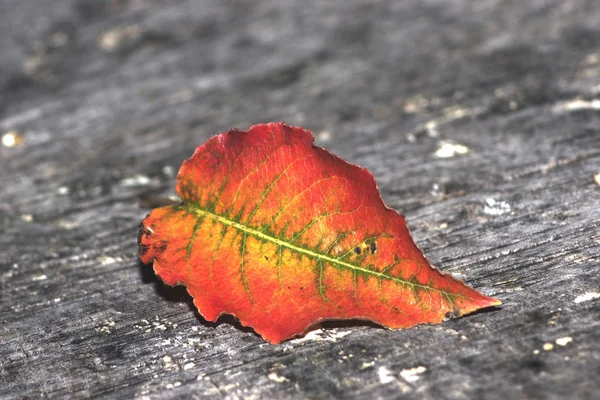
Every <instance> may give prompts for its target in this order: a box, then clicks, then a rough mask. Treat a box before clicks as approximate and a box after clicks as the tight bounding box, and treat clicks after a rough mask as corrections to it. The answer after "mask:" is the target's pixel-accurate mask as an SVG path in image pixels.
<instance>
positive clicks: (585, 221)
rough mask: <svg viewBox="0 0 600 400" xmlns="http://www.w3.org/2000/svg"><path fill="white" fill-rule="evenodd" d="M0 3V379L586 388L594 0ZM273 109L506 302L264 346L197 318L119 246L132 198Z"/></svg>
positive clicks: (434, 257) (595, 316)
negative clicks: (369, 176) (11, 136)
mask: <svg viewBox="0 0 600 400" xmlns="http://www.w3.org/2000/svg"><path fill="white" fill-rule="evenodd" d="M0 21H1V22H0V72H1V73H0V130H1V131H0V132H1V133H2V134H4V133H6V132H9V131H12V130H14V131H17V132H19V133H20V134H21V135H22V136H23V137H24V143H23V144H22V145H21V146H18V147H7V146H0V181H1V189H0V228H1V232H2V233H1V234H0V285H1V286H0V290H1V291H0V301H1V304H0V323H1V324H0V397H2V398H36V397H49V398H86V397H96V396H103V397H107V398H126V397H133V396H136V397H139V398H146V397H148V398H231V399H234V398H254V399H259V398H260V399H262V398H298V399H303V398H369V399H370V398H404V397H406V398H427V399H440V398H452V399H461V398H489V399H506V398H509V399H515V398H536V399H538V398H567V397H568V398H581V399H583V398H597V397H596V396H597V395H598V392H599V391H600V379H599V378H598V377H599V376H600V298H599V296H600V274H599V272H600V265H599V263H600V231H599V229H598V228H599V222H600V188H599V187H598V185H596V184H595V183H594V175H595V174H598V173H600V2H597V1H593V0H589V1H585V0H574V1H564V0H535V1H533V0H532V1H523V2H516V1H515V2H507V1H499V0H482V1H477V2H471V1H459V0H455V1H442V0H439V1H422V0H411V1H402V2H395V1H391V0H389V1H385V0H382V1H373V2H363V1H354V0H351V1H349V0H335V1H334V0H329V1H311V2H305V1H302V2H300V1H292V0H284V1H280V0H278V1H261V2H250V1H214V2H211V1H187V2H186V1H179V0H172V1H159V0H139V1H134V0H130V1H127V0H121V1H119V0H112V1H91V0H90V1H81V0H80V1H72V0H52V1H44V0H37V1H36V0H19V1H16V0H4V1H2V2H1V3H0ZM271 120H284V121H286V122H288V123H291V124H296V125H302V126H305V127H307V128H310V129H312V130H313V131H314V132H315V134H316V136H317V143H318V144H320V145H323V146H325V147H327V148H328V149H330V150H331V151H333V152H334V153H336V154H339V155H340V156H342V157H344V158H346V159H347V160H349V161H351V162H353V163H357V164H360V165H362V166H365V167H367V168H368V169H370V170H371V171H372V172H373V173H374V175H375V176H376V178H377V180H378V182H379V186H380V189H381V191H382V194H383V197H384V199H385V200H386V202H387V203H388V204H389V205H390V206H391V207H394V208H397V209H399V210H401V211H402V212H404V213H405V214H406V216H407V218H408V222H409V225H410V226H411V228H412V231H413V234H414V236H415V239H416V241H417V243H418V244H419V245H420V246H421V247H422V248H423V250H424V251H425V253H426V255H427V256H428V257H429V259H430V260H431V261H432V262H433V263H434V264H435V265H437V266H438V267H439V268H440V269H442V270H444V271H447V272H450V273H452V274H454V275H455V276H457V277H460V278H462V279H464V280H466V281H467V282H468V283H469V284H471V285H473V286H474V287H475V288H477V289H479V290H481V291H483V292H484V293H486V294H488V295H493V296H497V297H498V298H500V299H501V300H503V302H504V305H503V307H502V308H501V309H499V310H496V311H490V312H485V313H479V314H476V315H471V316H468V317H465V318H461V319H457V320H452V321H448V322H446V323H444V324H443V325H441V326H421V327H417V328H415V329H410V330H404V331H389V330H385V329H381V328H378V327H374V326H370V325H368V324H360V323H358V324H352V323H350V324H330V325H328V326H327V327H325V328H324V329H323V330H322V331H316V332H314V333H313V334H311V335H309V337H307V338H305V339H299V340H292V341H288V342H285V343H283V344H281V345H276V346H272V345H269V344H266V343H265V342H263V340H262V339H261V338H260V337H258V336H257V335H255V334H254V333H253V332H252V331H250V330H248V329H245V328H241V327H240V326H239V325H236V324H235V323H233V322H232V320H231V319H226V318H224V319H223V322H221V323H218V324H209V323H206V322H205V321H203V320H202V318H201V317H199V316H198V314H197V313H196V312H195V311H194V310H193V309H192V307H191V305H190V301H189V298H188V297H187V295H186V294H185V291H184V290H182V289H171V288H167V287H165V286H164V285H162V284H161V283H160V282H158V281H157V279H156V278H155V277H154V275H153V273H152V272H151V268H150V267H143V266H141V265H140V264H139V263H138V261H137V249H136V233H137V226H138V224H139V222H140V221H141V220H142V218H143V217H144V216H145V215H146V214H147V212H148V209H147V208H146V207H145V205H144V202H143V201H142V200H140V199H141V198H143V197H144V196H147V195H158V196H168V195H171V194H173V193H174V184H175V174H176V171H177V168H178V167H179V165H180V163H181V161H182V160H183V159H184V158H187V157H188V156H190V155H191V154H192V152H193V149H194V148H195V147H196V146H197V145H198V144H200V143H202V142H203V141H204V140H206V139H207V138H208V137H210V136H211V135H213V134H216V133H218V132H221V131H224V130H227V129H229V128H231V127H240V128H247V127H249V126H250V125H252V124H253V123H257V122H264V121H271ZM452 145H462V146H464V147H456V146H454V147H453V146H452ZM452 151H456V153H455V154H452ZM465 151H466V153H465ZM463 153H464V154H463ZM446 155H449V156H451V157H447V158H444V157H440V156H446ZM494 202H495V203H494ZM557 339H558V340H557ZM551 346H552V347H553V348H552V349H550V347H551Z"/></svg>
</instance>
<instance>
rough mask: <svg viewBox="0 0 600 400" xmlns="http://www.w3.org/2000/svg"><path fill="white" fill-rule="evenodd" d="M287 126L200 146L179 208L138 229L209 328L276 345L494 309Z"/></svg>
mask: <svg viewBox="0 0 600 400" xmlns="http://www.w3.org/2000/svg"><path fill="white" fill-rule="evenodd" d="M313 140H314V138H313V135H312V133H311V132H310V131H307V130H304V129H301V128H295V127H291V126H288V125H285V124H283V123H270V124H261V125H255V126H253V127H251V128H250V129H249V130H248V131H240V130H235V129H234V130H231V131H229V132H226V133H222V134H220V135H217V136H215V137H213V138H212V139H210V140H208V141H207V142H206V143H205V144H203V145H201V146H200V147H198V148H197V149H196V151H195V153H194V155H193V156H192V157H191V158H190V159H188V160H186V161H184V163H183V165H182V166H181V169H180V170H179V175H178V182H177V192H178V193H179V196H180V197H181V200H182V201H183V204H181V205H172V206H168V207H162V208H157V209H154V210H153V211H152V212H151V213H150V215H148V217H146V219H144V221H143V222H142V226H141V228H140V233H139V235H138V236H139V237H138V244H139V253H140V258H141V260H142V261H143V262H144V263H150V262H152V261H154V271H155V272H156V274H157V275H158V276H159V277H160V278H161V279H162V280H163V281H164V282H165V283H166V284H167V285H185V286H186V287H187V290H188V292H189V293H190V295H191V296H192V297H193V298H194V304H195V305H196V307H197V308H198V311H199V312H200V314H202V316H203V317H204V318H206V319H207V320H208V321H216V320H217V319H218V318H219V316H220V315H222V314H232V315H234V316H236V317H237V318H238V319H239V320H240V322H241V323H242V324H243V325H245V326H250V327H252V328H254V330H255V331H256V332H258V333H259V334H260V335H261V336H262V337H263V338H264V339H266V340H268V341H270V342H271V343H278V342H281V341H282V340H285V339H288V338H291V337H293V336H295V335H299V334H302V333H304V332H306V331H307V330H308V329H309V328H310V327H311V325H314V324H316V323H318V322H319V321H322V320H327V319H366V320H371V321H374V322H376V323H378V324H381V325H383V326H386V327H388V328H406V327H410V326H413V325H416V324H421V323H439V322H441V321H442V320H443V319H444V318H446V317H448V316H454V317H458V316H461V315H464V314H467V313H470V312H473V311H475V310H477V309H480V308H483V307H489V306H494V305H498V304H500V301H498V300H496V299H493V298H490V297H486V296H484V295H482V294H481V293H479V292H477V291H475V290H473V289H471V288H470V287H468V286H466V285H465V284H464V283H462V282H461V281H458V280H456V279H454V278H452V277H451V276H449V275H446V274H442V273H440V272H439V271H438V270H436V269H434V268H433V267H431V265H430V264H429V262H428V261H427V260H426V259H425V257H424V256H423V253H422V252H421V250H419V248H417V247H416V245H415V244H414V242H413V240H412V238H411V236H410V233H409V231H408V227H407V225H406V222H405V220H404V217H403V216H402V215H400V214H398V213H397V212H396V211H394V210H392V209H389V208H387V207H386V206H385V204H384V203H383V201H382V199H381V196H380V194H379V191H378V189H377V185H376V183H375V180H374V178H373V175H371V173H369V172H368V171H367V170H366V169H363V168H360V167H358V166H355V165H351V164H349V163H347V162H346V161H344V160H342V159H340V158H338V157H336V156H335V155H332V154H331V153H329V152H327V151H326V150H324V149H322V148H320V147H316V146H314V145H313Z"/></svg>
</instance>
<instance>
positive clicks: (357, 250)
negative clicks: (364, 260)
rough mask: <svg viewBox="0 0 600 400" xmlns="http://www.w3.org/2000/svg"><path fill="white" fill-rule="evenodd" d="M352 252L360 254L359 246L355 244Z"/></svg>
mask: <svg viewBox="0 0 600 400" xmlns="http://www.w3.org/2000/svg"><path fill="white" fill-rule="evenodd" d="M354 252H355V253H356V254H360V247H358V246H357V247H355V248H354Z"/></svg>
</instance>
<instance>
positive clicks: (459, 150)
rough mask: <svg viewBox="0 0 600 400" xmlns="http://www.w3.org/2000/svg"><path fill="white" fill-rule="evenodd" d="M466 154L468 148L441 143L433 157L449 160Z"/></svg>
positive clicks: (455, 144)
mask: <svg viewBox="0 0 600 400" xmlns="http://www.w3.org/2000/svg"><path fill="white" fill-rule="evenodd" d="M468 152H469V148H468V147H467V146H464V145H462V144H457V143H450V142H445V141H441V142H440V145H439V147H438V149H437V151H436V152H435V156H436V157H438V158H451V157H454V156H461V155H464V154H467V153H468Z"/></svg>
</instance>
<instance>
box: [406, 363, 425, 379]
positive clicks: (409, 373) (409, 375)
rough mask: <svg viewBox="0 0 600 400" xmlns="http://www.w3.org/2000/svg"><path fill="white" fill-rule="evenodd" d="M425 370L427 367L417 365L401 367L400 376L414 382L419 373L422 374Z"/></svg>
mask: <svg viewBox="0 0 600 400" xmlns="http://www.w3.org/2000/svg"><path fill="white" fill-rule="evenodd" d="M425 371H427V368H425V367H424V366H422V365H419V366H418V367H414V368H409V369H403V370H402V371H400V376H401V377H402V378H404V380H405V381H407V382H416V381H418V380H419V375H421V374H423V373H424V372H425Z"/></svg>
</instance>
